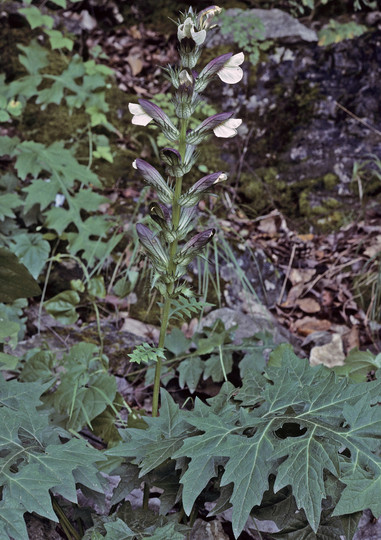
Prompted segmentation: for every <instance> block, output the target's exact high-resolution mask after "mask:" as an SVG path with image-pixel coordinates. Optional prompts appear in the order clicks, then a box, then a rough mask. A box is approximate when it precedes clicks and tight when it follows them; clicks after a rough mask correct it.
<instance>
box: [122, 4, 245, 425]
mask: <svg viewBox="0 0 381 540" xmlns="http://www.w3.org/2000/svg"><path fill="white" fill-rule="evenodd" d="M219 13H221V8H219V7H218V6H210V7H208V8H206V9H204V10H202V11H201V12H200V13H198V14H196V13H195V12H194V11H193V9H192V8H189V9H188V11H187V12H186V13H182V14H181V19H180V20H179V22H178V27H177V38H178V40H179V42H180V46H179V53H180V66H179V68H176V69H173V68H172V67H171V66H168V68H166V72H167V76H168V77H169V79H170V80H171V82H172V85H173V87H174V88H175V89H176V92H175V93H174V96H173V103H174V105H175V116H176V122H172V120H171V119H170V118H169V116H168V115H167V113H166V112H164V111H163V110H162V109H161V108H160V107H159V106H158V105H156V104H155V103H152V102H151V101H148V100H146V99H139V100H138V103H129V105H128V108H129V111H130V112H131V114H132V123H133V124H135V125H138V126H146V125H147V124H149V123H150V122H151V121H152V122H154V123H155V124H156V125H157V126H158V127H159V128H160V129H161V131H162V133H163V135H164V136H165V137H166V138H167V139H168V140H169V141H171V142H173V143H175V144H176V143H177V150H176V149H174V148H164V149H162V150H161V151H160V156H161V158H162V160H163V162H164V164H165V171H166V173H167V175H168V179H167V180H165V179H164V178H163V176H162V175H161V174H160V172H159V171H157V170H156V169H155V168H154V167H153V166H152V165H150V164H149V163H147V162H146V161H145V160H144V159H141V158H137V159H136V160H135V161H134V162H133V167H134V168H135V169H137V170H138V171H139V173H140V174H141V175H142V176H143V178H144V180H145V181H146V183H147V184H148V185H149V186H151V187H153V188H154V189H156V191H157V195H158V199H159V201H160V202H154V203H152V204H151V205H150V216H151V218H152V220H153V221H155V222H156V224H158V225H159V227H160V232H159V233H157V232H153V231H152V230H151V229H150V228H149V227H147V226H146V225H144V224H143V223H138V224H137V225H136V231H137V234H138V237H139V240H140V243H141V245H142V246H143V248H144V250H145V251H146V254H147V256H148V257H149V259H150V260H151V262H152V264H153V267H154V269H155V271H156V276H155V287H156V288H157V289H158V290H159V291H160V294H161V295H162V297H163V308H162V314H161V316H162V319H161V328H160V336H159V348H161V349H163V348H164V343H165V336H166V332H167V327H168V323H169V319H170V311H171V302H172V300H173V299H174V298H175V297H176V296H177V297H178V298H181V297H182V296H181V295H184V296H183V297H182V298H185V299H186V297H187V296H189V295H191V292H190V291H189V288H188V287H187V286H186V285H185V284H181V283H179V281H178V280H179V278H180V277H181V275H182V274H183V273H185V269H186V267H187V266H188V264H189V263H190V262H191V261H192V260H193V259H194V258H195V257H196V256H197V255H198V254H200V253H201V252H202V250H203V248H204V247H205V246H206V244H207V243H208V242H209V241H210V240H211V239H212V238H213V236H214V234H215V229H214V228H210V229H207V230H204V231H202V232H199V233H197V234H196V235H194V236H192V238H191V239H190V240H188V241H187V242H186V243H185V244H184V245H182V246H181V249H180V248H179V246H178V243H179V242H182V241H183V240H185V238H186V236H187V235H188V234H189V233H190V232H191V230H192V227H193V222H194V216H195V211H196V206H197V204H198V203H199V201H200V200H201V198H202V196H203V194H204V193H206V192H208V190H209V189H210V188H212V186H214V185H215V184H217V183H218V182H222V181H224V180H226V179H227V175H226V174H225V173H224V172H222V171H219V172H215V173H211V174H208V175H206V176H204V177H202V178H200V179H199V180H198V181H197V182H196V183H195V184H194V185H193V186H191V187H190V188H188V189H187V191H186V192H184V193H182V182H183V175H184V174H186V173H188V172H189V170H190V169H191V168H192V166H193V165H194V164H195V162H196V160H197V152H195V148H196V147H197V146H198V145H199V144H200V143H202V141H203V140H204V139H205V138H206V137H208V136H209V135H211V134H212V132H214V134H215V135H216V136H217V137H222V138H230V137H233V136H234V135H236V133H237V128H238V127H239V126H240V124H241V122H242V120H241V119H239V118H232V116H233V112H223V113H218V114H214V115H212V116H210V117H209V118H206V119H205V120H204V121H203V122H201V123H200V124H199V125H198V126H197V127H196V128H193V129H191V130H189V132H188V133H187V127H188V121H189V118H191V117H192V115H193V113H194V112H195V110H196V108H197V107H198V105H199V103H200V101H201V99H200V97H199V94H200V93H201V92H202V91H203V90H204V89H205V88H206V87H207V85H208V84H209V82H210V81H211V80H212V79H213V78H214V77H216V76H218V77H219V78H220V79H221V80H222V81H224V82H227V83H228V84H235V83H236V82H238V81H240V80H241V79H242V76H243V71H242V69H241V68H240V67H239V66H240V64H242V62H243V61H244V55H243V53H238V54H236V55H233V53H226V54H223V55H221V56H218V57H217V58H215V59H214V60H211V61H210V62H209V63H208V64H207V65H206V66H205V67H204V68H203V69H202V70H201V71H200V72H199V73H197V72H196V71H195V70H194V68H195V66H196V65H197V63H198V61H199V57H200V53H201V49H202V47H203V46H204V42H205V39H206V34H207V30H208V29H209V28H212V27H213V25H214V23H213V19H214V18H215V17H216V15H218V14H219ZM177 119H179V122H178V125H175V124H177ZM173 178H175V186H174V187H173V186H172V180H173ZM169 207H171V211H170V210H169ZM162 363H163V362H162V359H161V358H157V364H156V370H155V378H154V387H153V398H152V416H157V415H158V409H159V391H160V376H161V369H162Z"/></svg>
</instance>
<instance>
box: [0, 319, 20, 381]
mask: <svg viewBox="0 0 381 540" xmlns="http://www.w3.org/2000/svg"><path fill="white" fill-rule="evenodd" d="M0 320H1V315H0ZM0 341H1V339H0ZM18 362H19V359H18V358H17V357H16V356H12V355H11V354H6V353H4V352H0V369H9V370H12V369H15V367H16V366H17V364H18Z"/></svg>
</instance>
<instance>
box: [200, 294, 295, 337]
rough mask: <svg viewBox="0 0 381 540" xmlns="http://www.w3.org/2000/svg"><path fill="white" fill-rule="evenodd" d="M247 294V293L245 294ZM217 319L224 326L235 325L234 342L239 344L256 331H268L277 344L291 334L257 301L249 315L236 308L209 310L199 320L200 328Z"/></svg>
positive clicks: (252, 305) (251, 307) (211, 323)
mask: <svg viewBox="0 0 381 540" xmlns="http://www.w3.org/2000/svg"><path fill="white" fill-rule="evenodd" d="M245 296H248V295H245ZM217 319H221V321H222V322H223V323H224V325H225V328H231V327H232V326H235V325H237V326H238V327H237V330H236V331H235V335H234V343H235V344H237V345H239V344H240V343H242V339H243V338H250V337H253V336H254V334H256V333H258V332H266V331H268V332H270V333H271V334H272V336H273V339H274V342H275V343H277V344H280V343H285V342H290V340H291V335H289V332H288V331H287V330H286V329H285V328H282V327H281V326H280V325H279V323H278V322H277V320H276V319H275V317H274V316H273V315H272V314H271V313H270V311H269V310H268V309H267V308H266V307H265V306H263V305H261V304H259V303H255V302H252V304H251V306H250V315H249V314H246V313H242V311H238V310H236V309H231V308H220V309H215V310H214V311H211V312H210V313H209V314H208V315H207V316H206V317H205V318H204V319H203V320H202V322H201V328H203V327H204V326H212V325H213V324H214V323H215V321H216V320H217Z"/></svg>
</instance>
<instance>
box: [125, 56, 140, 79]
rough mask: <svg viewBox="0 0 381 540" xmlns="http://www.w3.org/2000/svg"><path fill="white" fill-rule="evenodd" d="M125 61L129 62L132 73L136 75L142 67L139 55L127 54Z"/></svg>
mask: <svg viewBox="0 0 381 540" xmlns="http://www.w3.org/2000/svg"><path fill="white" fill-rule="evenodd" d="M126 60H127V62H128V63H129V65H130V67H131V71H132V75H133V76H134V77H135V75H138V74H139V73H140V72H141V70H142V69H143V62H142V59H141V58H140V57H139V56H127V58H126Z"/></svg>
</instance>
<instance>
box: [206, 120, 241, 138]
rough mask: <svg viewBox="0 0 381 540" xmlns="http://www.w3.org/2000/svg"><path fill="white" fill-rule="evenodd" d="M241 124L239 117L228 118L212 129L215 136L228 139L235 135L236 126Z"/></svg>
mask: <svg viewBox="0 0 381 540" xmlns="http://www.w3.org/2000/svg"><path fill="white" fill-rule="evenodd" d="M241 124H242V120H241V119H240V118H230V119H229V120H226V122H223V123H222V124H220V125H219V126H217V127H215V128H214V129H213V131H214V134H215V136H216V137H221V138H223V139H229V138H230V137H234V136H235V135H237V128H238V127H239V126H240V125H241Z"/></svg>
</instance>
